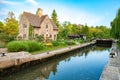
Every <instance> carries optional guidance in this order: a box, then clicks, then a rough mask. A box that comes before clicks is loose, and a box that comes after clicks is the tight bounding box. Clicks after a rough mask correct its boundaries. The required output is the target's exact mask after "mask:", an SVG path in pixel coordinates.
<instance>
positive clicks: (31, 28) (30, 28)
mask: <svg viewBox="0 0 120 80" xmlns="http://www.w3.org/2000/svg"><path fill="white" fill-rule="evenodd" d="M29 39H30V40H32V39H33V27H32V26H31V25H30V26H29Z"/></svg>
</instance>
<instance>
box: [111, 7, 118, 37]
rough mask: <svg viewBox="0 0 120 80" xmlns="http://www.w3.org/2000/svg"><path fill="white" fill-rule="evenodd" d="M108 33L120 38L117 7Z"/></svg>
mask: <svg viewBox="0 0 120 80" xmlns="http://www.w3.org/2000/svg"><path fill="white" fill-rule="evenodd" d="M110 34H111V36H112V37H113V38H115V39H120V9H118V12H117V15H116V17H115V19H114V20H113V21H112V22H111V31H110Z"/></svg>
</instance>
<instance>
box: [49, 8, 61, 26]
mask: <svg viewBox="0 0 120 80" xmlns="http://www.w3.org/2000/svg"><path fill="white" fill-rule="evenodd" d="M51 18H52V20H53V21H54V22H55V24H56V25H57V27H59V21H58V19H57V13H56V11H55V10H53V12H52V15H51Z"/></svg>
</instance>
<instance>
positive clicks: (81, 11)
mask: <svg viewBox="0 0 120 80" xmlns="http://www.w3.org/2000/svg"><path fill="white" fill-rule="evenodd" d="M38 8H41V9H43V14H44V15H45V14H48V15H49V17H51V14H52V11H53V10H54V9H55V10H56V12H57V16H58V21H60V22H61V23H63V22H64V21H70V22H71V23H73V24H74V23H75V24H83V25H84V24H87V25H88V26H100V25H104V26H107V27H110V22H111V21H112V20H113V19H114V18H115V16H116V14H117V10H118V9H119V8H120V0H0V21H4V20H5V18H7V17H8V12H10V11H13V13H14V14H15V18H16V19H17V20H19V15H20V14H22V13H23V12H24V11H26V12H30V13H33V14H35V13H36V11H37V9H38Z"/></svg>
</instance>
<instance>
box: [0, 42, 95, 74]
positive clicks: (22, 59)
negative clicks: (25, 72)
mask: <svg viewBox="0 0 120 80" xmlns="http://www.w3.org/2000/svg"><path fill="white" fill-rule="evenodd" d="M94 44H95V41H93V42H89V43H84V44H80V45H76V46H72V47H66V48H62V49H58V50H54V51H49V52H48V51H47V52H44V53H41V54H35V55H31V54H29V53H28V52H17V53H7V54H6V56H4V57H0V71H1V72H2V71H4V69H7V68H10V67H13V66H14V67H15V66H20V65H22V64H24V63H28V62H32V61H37V60H39V61H40V60H42V59H46V58H49V57H53V56H55V55H59V54H63V53H66V52H69V51H73V50H76V49H79V48H85V47H88V46H91V45H94Z"/></svg>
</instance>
